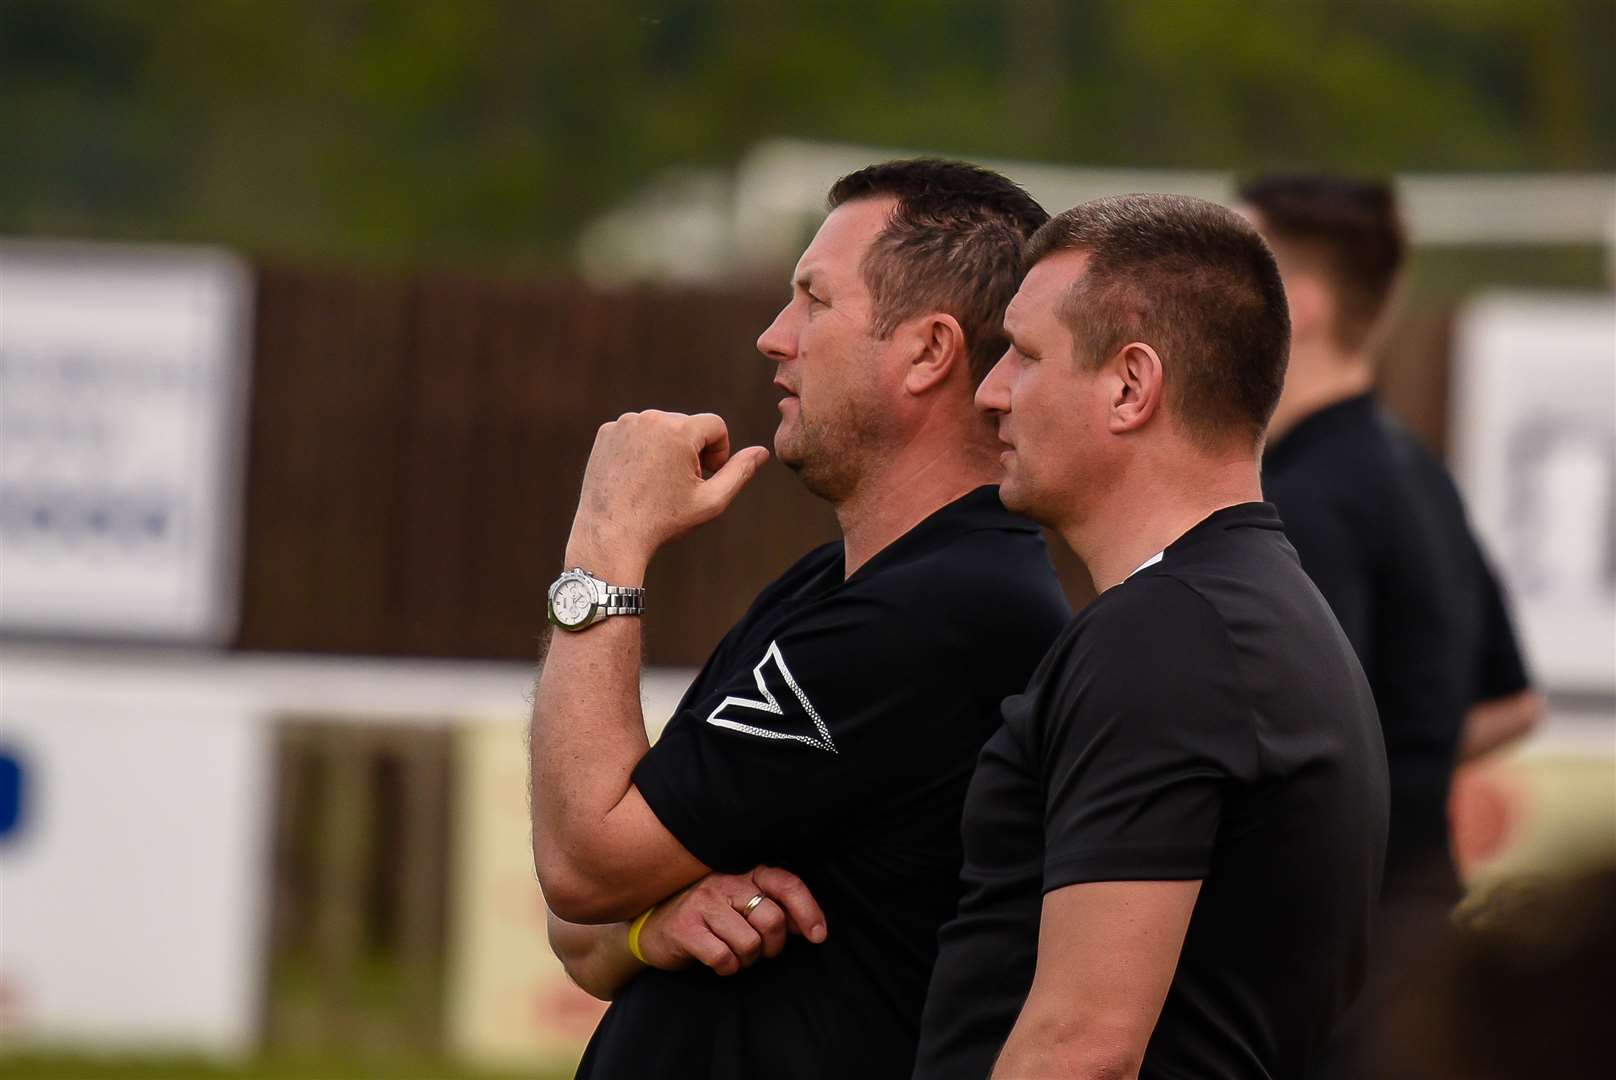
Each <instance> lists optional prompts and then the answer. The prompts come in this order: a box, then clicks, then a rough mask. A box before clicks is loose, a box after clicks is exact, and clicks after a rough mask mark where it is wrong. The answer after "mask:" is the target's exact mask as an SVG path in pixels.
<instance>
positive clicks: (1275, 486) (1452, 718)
mask: <svg viewBox="0 0 1616 1080" xmlns="http://www.w3.org/2000/svg"><path fill="white" fill-rule="evenodd" d="M1263 490H1264V494H1265V496H1266V497H1267V498H1268V499H1269V500H1270V501H1271V502H1272V503H1273V504H1274V505H1275V506H1276V507H1277V508H1278V510H1279V514H1280V517H1281V518H1282V519H1283V520H1284V522H1285V532H1286V535H1288V536H1289V537H1290V539H1291V543H1293V544H1294V545H1295V546H1296V550H1297V553H1298V554H1299V555H1300V556H1301V559H1302V566H1303V568H1304V569H1306V570H1307V572H1308V574H1309V576H1311V577H1312V578H1313V580H1314V582H1315V583H1316V584H1317V585H1318V587H1319V591H1320V592H1322V593H1323V594H1324V598H1325V599H1326V600H1328V601H1329V602H1330V606H1331V607H1332V608H1333V609H1334V611H1335V614H1336V618H1338V619H1340V620H1341V627H1342V629H1344V630H1345V631H1346V632H1347V637H1348V638H1349V639H1350V640H1351V641H1352V645H1353V648H1354V649H1355V650H1356V651H1357V653H1358V658H1359V660H1360V661H1362V663H1363V667H1364V673H1365V674H1366V675H1368V677H1369V685H1370V687H1371V688H1372V689H1373V690H1374V692H1375V703H1376V705H1377V706H1378V708H1379V710H1380V721H1381V725H1382V729H1383V731H1384V734H1385V740H1386V756H1387V759H1388V761H1389V764H1390V768H1391V785H1392V818H1391V835H1390V846H1389V848H1388V851H1387V887H1388V889H1389V890H1391V891H1392V892H1397V891H1399V890H1403V889H1408V888H1415V889H1419V890H1430V889H1435V890H1438V891H1442V892H1445V893H1449V894H1453V895H1456V894H1457V891H1458V877H1457V874H1456V873H1455V871H1454V869H1453V866H1452V862H1451V859H1450V858H1449V855H1448V818H1447V803H1448V789H1449V785H1450V783H1451V780H1452V775H1453V767H1454V760H1455V757H1456V753H1457V749H1458V743H1459V737H1460V735H1461V734H1462V732H1463V728H1464V717H1465V713H1466V711H1467V710H1468V708H1469V707H1470V705H1471V704H1473V703H1474V702H1476V701H1481V700H1486V699H1488V698H1493V697H1501V696H1504V695H1506V694H1511V693H1515V692H1517V691H1519V690H1523V689H1525V688H1526V686H1527V677H1526V670H1525V666H1524V664H1523V663H1522V661H1521V652H1520V648H1519V646H1518V645H1517V644H1516V640H1515V633H1514V629H1513V627H1512V626H1511V625H1510V620H1509V615H1508V613H1507V611H1506V609H1505V606H1504V600H1503V597H1502V595H1501V592H1500V590H1499V587H1498V583H1497V580H1496V578H1495V577H1494V576H1493V572H1492V570H1491V568H1490V567H1489V566H1488V565H1487V562H1486V560H1485V559H1484V558H1483V556H1482V553H1481V549H1480V547H1479V546H1478V545H1477V543H1476V539H1475V537H1474V535H1473V534H1472V533H1471V531H1470V527H1469V524H1468V523H1467V521H1466V519H1465V512H1464V505H1463V503H1462V502H1461V501H1460V498H1459V493H1458V491H1457V489H1456V488H1455V487H1454V484H1453V480H1452V479H1451V478H1450V477H1449V475H1448V473H1447V470H1446V469H1444V468H1443V467H1442V464H1441V463H1440V462H1438V461H1437V460H1436V459H1435V458H1434V457H1432V455H1431V454H1429V453H1428V452H1426V450H1425V449H1424V447H1422V446H1421V445H1420V444H1419V443H1418V441H1417V440H1415V439H1414V437H1413V436H1412V435H1410V434H1409V433H1408V432H1407V431H1406V430H1405V429H1404V428H1403V427H1401V426H1400V425H1399V424H1397V423H1396V422H1395V421H1394V420H1392V419H1391V418H1390V417H1389V416H1387V415H1386V414H1385V412H1384V411H1382V410H1381V409H1380V408H1379V407H1378V406H1377V405H1376V404H1375V402H1374V399H1373V398H1372V397H1370V396H1369V395H1363V396H1361V397H1355V398H1350V399H1348V400H1346V401H1343V402H1340V403H1338V404H1335V405H1332V406H1329V407H1328V408H1324V409H1321V410H1319V411H1318V412H1316V413H1313V414H1312V415H1311V416H1309V417H1307V418H1306V419H1305V420H1303V421H1302V422H1301V423H1299V424H1298V425H1296V427H1295V428H1293V429H1292V430H1291V431H1290V432H1288V433H1287V434H1286V435H1285V436H1284V437H1283V438H1282V439H1280V440H1279V441H1277V442H1276V443H1275V444H1274V445H1273V446H1271V447H1270V448H1269V450H1268V453H1267V454H1266V456H1265V457H1264V460H1263Z"/></svg>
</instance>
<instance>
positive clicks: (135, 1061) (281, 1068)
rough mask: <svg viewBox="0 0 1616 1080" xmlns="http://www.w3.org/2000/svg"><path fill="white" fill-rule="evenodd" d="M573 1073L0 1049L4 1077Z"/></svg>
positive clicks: (507, 1077)
mask: <svg viewBox="0 0 1616 1080" xmlns="http://www.w3.org/2000/svg"><path fill="white" fill-rule="evenodd" d="M571 1075H572V1069H571V1068H570V1067H564V1068H560V1069H549V1070H542V1071H541V1070H534V1071H522V1072H506V1071H489V1070H485V1069H474V1068H470V1067H468V1066H465V1065H460V1064H454V1063H449V1062H433V1061H407V1062H406V1061H388V1062H382V1063H378V1062H359V1061H352V1060H344V1059H341V1058H323V1057H309V1058H303V1057H286V1058H263V1059H261V1060H257V1061H252V1062H247V1063H243V1064H233V1065H226V1064H220V1063H217V1062H213V1061H209V1060H207V1059H202V1058H194V1057H162V1056H153V1057H97V1056H92V1055H87V1054H74V1053H57V1052H32V1051H30V1052H4V1053H0V1080H564V1078H566V1077H570V1076H571Z"/></svg>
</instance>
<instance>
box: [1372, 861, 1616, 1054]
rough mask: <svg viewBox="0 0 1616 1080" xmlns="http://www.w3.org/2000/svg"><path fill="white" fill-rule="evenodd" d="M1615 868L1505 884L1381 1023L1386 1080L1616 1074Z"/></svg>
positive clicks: (1468, 913)
mask: <svg viewBox="0 0 1616 1080" xmlns="http://www.w3.org/2000/svg"><path fill="white" fill-rule="evenodd" d="M1613 971H1616V866H1612V865H1608V864H1607V865H1595V866H1588V867H1584V868H1581V869H1577V870H1573V871H1570V872H1557V873H1555V874H1552V875H1547V876H1544V877H1536V878H1526V879H1523V880H1519V881H1515V882H1511V883H1508V884H1501V885H1498V886H1495V887H1494V888H1493V890H1492V891H1491V892H1490V893H1489V894H1488V895H1487V896H1486V897H1485V898H1484V899H1483V900H1482V902H1481V903H1480V904H1479V905H1477V906H1476V907H1475V908H1473V909H1471V908H1470V905H1468V904H1467V905H1466V910H1465V911H1464V912H1463V913H1462V915H1461V917H1460V919H1459V925H1458V926H1457V927H1456V928H1455V929H1454V931H1453V933H1452V934H1451V935H1448V936H1446V937H1444V939H1443V940H1442V942H1441V944H1440V945H1439V946H1438V947H1437V948H1435V949H1433V950H1432V952H1431V955H1430V959H1429V961H1428V962H1427V963H1424V964H1422V965H1421V966H1420V968H1419V969H1418V970H1417V971H1414V972H1411V973H1410V977H1409V979H1408V980H1407V982H1406V983H1405V984H1404V985H1403V986H1401V987H1400V988H1399V989H1398V991H1397V995H1396V998H1395V999H1394V1000H1393V1001H1392V1002H1391V1003H1390V1004H1389V1006H1388V1008H1387V1009H1386V1010H1385V1011H1384V1013H1383V1015H1382V1016H1381V1018H1380V1023H1379V1024H1378V1025H1377V1030H1376V1032H1375V1041H1376V1043H1377V1044H1378V1045H1379V1047H1380V1051H1379V1053H1378V1055H1377V1062H1376V1071H1375V1072H1374V1073H1364V1074H1363V1075H1365V1076H1374V1077H1377V1078H1380V1080H1539V1078H1542V1077H1554V1080H1596V1078H1602V1077H1607V1076H1609V1075H1610V1073H1611V1068H1612V1065H1613V1064H1616V1024H1612V1023H1611V1017H1612V1016H1616V980H1612V978H1611V973H1612V972H1613Z"/></svg>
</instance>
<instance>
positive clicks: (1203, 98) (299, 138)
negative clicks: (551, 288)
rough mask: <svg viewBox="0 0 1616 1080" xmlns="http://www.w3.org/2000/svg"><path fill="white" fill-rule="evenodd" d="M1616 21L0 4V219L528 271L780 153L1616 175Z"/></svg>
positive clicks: (1202, 1) (1568, 5)
mask: <svg viewBox="0 0 1616 1080" xmlns="http://www.w3.org/2000/svg"><path fill="white" fill-rule="evenodd" d="M1613 44H1616V5H1613V4H1611V3H1610V2H1609V0H1404V2H1402V3H1400V4H1384V3H1354V2H1350V0H1291V2H1282V0H1131V2H1109V0H1108V2H1094V3H1084V4H1067V3H1062V2H1060V0H976V2H968V0H885V2H882V3H875V4H871V3H867V2H859V3H855V2H849V0H831V2H825V3H818V4H794V5H776V4H770V3H765V2H762V0H661V2H657V3H648V2H632V0H595V2H592V3H588V4H585V3H581V2H575V0H538V2H534V0H522V2H517V0H466V2H457V3H438V2H432V0H370V2H359V0H323V2H315V0H229V2H226V0H216V2H206V0H196V2H189V0H150V2H146V3H138V4H137V3H118V2H113V0H0V229H4V230H6V231H10V232H22V233H48V234H65V235H75V236H94V237H138V238H148V239H201V240H210V241H221V242H226V243H230V244H234V245H237V246H240V247H243V248H245V249H246V250H249V251H252V252H255V253H259V254H268V255H275V256H284V257H293V258H299V259H332V260H341V261H348V262H353V261H358V262H364V263H370V264H377V265H419V264H439V265H442V264H449V265H476V266H479V267H484V268H505V269H510V270H524V269H533V268H538V267H546V266H554V265H556V264H558V263H560V262H562V261H564V260H565V258H566V256H567V253H568V247H567V244H568V241H569V240H570V238H571V237H572V236H573V235H574V233H575V230H576V228H577V226H578V225H579V224H580V222H581V221H583V220H585V219H587V217H588V216H589V215H591V214H593V213H595V212H598V211H599V210H601V209H603V208H605V207H606V206H609V205H610V204H611V203H612V202H613V201H615V200H617V199H619V198H621V197H622V196H623V195H624V194H625V193H626V192H628V191H630V190H632V189H633V188H634V187H636V186H637V185H638V184H640V183H641V182H643V181H644V180H645V179H646V178H647V177H648V176H650V175H651V174H653V173H654V172H656V171H657V170H659V169H661V168H663V167H667V166H670V165H676V164H697V165H723V164H727V163H731V162H733V161H734V160H735V159H736V158H737V157H738V156H739V154H740V153H741V152H742V151H743V150H744V149H745V148H746V147H747V146H749V145H751V144H752V143H754V142H756V141H757V140H759V139H761V138H765V137H768V136H774V135H793V136H801V137H806V138H820V139H834V140H838V141H851V142H865V143H870V144H873V145H880V146H891V147H903V148H914V149H917V150H934V151H940V152H947V153H953V154H961V155H981V156H994V157H1012V158H1025V159H1032V160H1044V161H1057V162H1071V163H1085V164H1099V165H1107V164H1113V165H1140V166H1180V167H1203V168H1235V169H1248V168H1255V167H1260V166H1270V165H1280V164H1285V165H1310V166H1320V167H1335V168H1345V169H1355V170H1360V171H1367V170H1392V169H1398V170H1468V169H1489V170H1525V169H1531V170H1584V169H1610V168H1612V167H1616V85H1613V84H1616V75H1613V74H1612V72H1613V70H1616V69H1613V67H1612V65H1610V64H1608V63H1607V62H1606V60H1607V58H1608V53H1609V50H1610V48H1611V46H1612V45H1613Z"/></svg>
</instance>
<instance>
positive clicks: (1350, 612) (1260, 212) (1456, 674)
mask: <svg viewBox="0 0 1616 1080" xmlns="http://www.w3.org/2000/svg"><path fill="white" fill-rule="evenodd" d="M1240 201H1241V203H1242V206H1243V210H1244V212H1245V213H1246V214H1247V216H1248V217H1250V218H1251V219H1252V220H1253V221H1254V222H1255V223H1256V225H1257V227H1258V228H1259V229H1260V230H1261V231H1262V232H1263V235H1264V236H1265V237H1266V238H1267V240H1268V242H1269V244H1270V245H1271V246H1272V248H1273V250H1274V253H1275V256H1276V257H1277V259H1278V261H1279V267H1280V272H1281V274H1282V275H1283V277H1284V281H1285V291H1286V294H1287V297H1288V299H1289V302H1290V310H1291V360H1290V369H1289V371H1288V373H1287V375H1286V379H1285V390H1284V393H1283V394H1282V395H1281V396H1280V400H1279V405H1278V407H1277V408H1276V409H1275V410H1274V419H1273V421H1272V423H1271V424H1270V425H1269V431H1268V448H1267V451H1266V453H1265V454H1264V457H1263V491H1264V493H1265V495H1266V496H1267V498H1268V499H1269V501H1271V502H1272V503H1273V504H1274V505H1275V506H1276V507H1277V508H1278V509H1279V514H1280V517H1281V519H1283V521H1284V522H1285V532H1286V534H1287V535H1288V536H1289V537H1290V538H1291V542H1292V543H1293V544H1294V545H1295V546H1296V550H1297V552H1298V553H1299V554H1300V555H1301V558H1302V566H1303V567H1304V568H1305V569H1306V570H1307V572H1308V574H1309V575H1310V576H1311V577H1312V578H1313V580H1314V582H1315V583H1316V584H1317V585H1318V587H1319V590H1320V591H1321V592H1322V593H1323V594H1324V596H1325V598H1326V599H1327V600H1329V602H1330V606H1331V607H1332V608H1333V609H1334V611H1335V614H1336V618H1338V619H1339V620H1340V621H1341V626H1342V628H1343V629H1344V630H1346V632H1347V636H1348V637H1349V638H1350V639H1351V640H1352V644H1353V648H1354V649H1355V650H1356V652H1357V654H1358V658H1359V660H1360V661H1361V662H1362V664H1363V667H1364V672H1365V673H1366V674H1367V675H1368V678H1369V684H1370V686H1371V687H1372V688H1373V689H1374V692H1375V704H1376V706H1377V708H1378V709H1379V712H1380V721H1381V726H1382V730H1383V734H1384V737H1385V741H1386V754H1387V759H1388V764H1389V768H1390V774H1391V829H1390V836H1389V841H1388V846H1387V865H1386V886H1385V897H1384V902H1385V906H1384V910H1383V912H1382V916H1381V920H1380V924H1379V926H1378V928H1377V942H1378V944H1377V947H1376V957H1377V960H1376V962H1375V963H1374V964H1373V965H1372V967H1371V977H1370V981H1369V984H1368V986H1367V989H1366V992H1365V995H1364V999H1363V1002H1362V1003H1361V1004H1360V1006H1359V1007H1358V1009H1356V1010H1355V1013H1354V1015H1353V1016H1352V1017H1351V1018H1350V1019H1349V1021H1348V1025H1347V1027H1346V1029H1344V1032H1343V1037H1342V1041H1341V1043H1340V1045H1339V1046H1338V1047H1337V1048H1336V1050H1335V1051H1334V1052H1333V1053H1334V1054H1335V1055H1339V1056H1340V1061H1339V1062H1338V1064H1337V1065H1336V1066H1335V1067H1336V1068H1338V1069H1339V1070H1340V1072H1339V1073H1338V1075H1343V1076H1349V1075H1358V1074H1359V1073H1361V1072H1364V1070H1366V1069H1371V1066H1370V1064H1369V1063H1368V1062H1365V1061H1361V1060H1357V1059H1356V1058H1354V1057H1353V1055H1354V1054H1355V1053H1358V1052H1360V1051H1361V1052H1368V1046H1369V1044H1368V1042H1367V1041H1366V1039H1365V1038H1364V1036H1365V1035H1366V1034H1367V1033H1368V1032H1369V1030H1370V1029H1371V1028H1372V1026H1373V1024H1372V1022H1371V1021H1370V1020H1369V1019H1368V1018H1367V1015H1366V1014H1367V1013H1368V1012H1370V1011H1372V1010H1373V1009H1374V1008H1375V1007H1376V1002H1377V1001H1379V1000H1381V999H1382V998H1384V997H1385V996H1386V994H1387V992H1388V988H1389V986H1390V985H1391V984H1394V983H1395V982H1396V981H1397V980H1398V979H1401V978H1406V977H1407V976H1408V974H1409V972H1410V971H1411V970H1412V968H1413V967H1415V966H1417V965H1418V964H1419V962H1420V959H1419V956H1420V950H1422V949H1424V948H1426V947H1428V946H1429V944H1430V942H1431V941H1432V939H1433V938H1434V937H1435V936H1437V935H1439V934H1440V933H1441V931H1442V929H1443V927H1444V925H1445V920H1446V915H1447V912H1448V910H1449V909H1450V908H1451V907H1452V905H1453V904H1454V903H1455V902H1457V900H1458V899H1459V896H1460V883H1459V877H1458V872H1457V870H1456V869H1455V866H1454V861H1453V858H1452V856H1451V854H1450V851H1449V847H1450V839H1449V836H1450V834H1449V827H1448V812H1447V811H1448V801H1449V790H1450V787H1451V784H1452V779H1453V771H1454V767H1455V763H1456V762H1457V761H1460V760H1464V759H1468V758H1473V757H1476V756H1478V755H1481V754H1485V753H1487V752H1488V751H1491V750H1494V749H1496V748H1498V747H1500V746H1502V745H1505V744H1507V743H1509V742H1511V741H1513V740H1515V739H1518V738H1520V737H1521V736H1522V735H1524V734H1526V733H1527V732H1528V731H1530V730H1531V729H1532V727H1533V726H1534V725H1535V724H1536V723H1537V722H1538V719H1539V717H1540V716H1541V715H1542V704H1541V701H1540V699H1539V697H1538V695H1537V694H1536V693H1535V692H1534V691H1533V690H1532V689H1531V685H1530V682H1529V680H1528V678H1527V674H1526V670H1525V666H1524V664H1523V662H1522V659H1521V651H1520V647H1519V645H1518V644H1517V643H1516V638H1515V632H1514V629H1513V627H1512V626H1511V624H1510V619H1509V616H1508V614H1507V611H1506V608H1505V604H1504V600H1503V597H1502V595H1501V590H1500V588H1499V585H1498V581H1497V579H1496V577H1495V576H1494V574H1493V572H1492V569H1491V568H1490V567H1489V566H1488V564H1487V561H1486V559H1485V558H1484V557H1483V555H1482V552H1481V549H1480V547H1479V545H1478V544H1477V542H1476V539H1475V536H1474V535H1473V534H1472V533H1471V530H1470V527H1469V525H1468V522H1467V520H1466V517H1465V511H1464V506H1463V504H1462V503H1461V501H1460V498H1459V493H1458V490H1457V489H1456V487H1455V486H1454V483H1453V480H1452V478H1451V477H1450V476H1449V475H1448V473H1447V470H1446V469H1444V468H1443V466H1442V464H1441V463H1440V462H1439V461H1438V460H1437V459H1436V458H1435V457H1433V456H1432V455H1431V454H1430V453H1428V452H1427V451H1426V450H1425V448H1424V447H1422V446H1421V445H1420V444H1419V442H1418V441H1417V440H1416V439H1415V438H1414V437H1413V435H1411V434H1410V433H1409V432H1408V431H1407V430H1406V429H1404V428H1403V427H1402V426H1401V425H1400V424H1398V423H1397V421H1395V420H1394V419H1392V417H1391V416H1389V415H1388V414H1387V413H1386V411H1385V410H1383V409H1382V408H1380V406H1379V405H1377V404H1376V402H1375V398H1374V394H1373V389H1372V388H1373V384H1374V378H1375V363H1374V350H1375V347H1376V344H1377V342H1378V340H1379V335H1380V334H1382V333H1383V332H1384V325H1385V322H1386V312H1387V308H1388V306H1389V302H1390V300H1391V297H1392V295H1393V292H1394V289H1395V287H1396V285H1397V281H1398V275H1399V272H1400V270H1401V267H1402V263H1403V258H1404V248H1405V243H1404V237H1403V229H1402V225H1401V222H1400V220H1399V215H1398V209H1397V205H1396V199H1395V196H1394V194H1393V192H1392V190H1391V188H1390V186H1389V185H1387V184H1384V183H1380V182H1374V181H1358V180H1352V179H1346V178H1341V177H1334V176H1322V175H1271V176H1265V177H1259V178H1257V179H1254V180H1252V181H1250V182H1249V183H1247V184H1245V185H1244V186H1243V187H1242V188H1241V191H1240ZM1371 1071H1372V1069H1371Z"/></svg>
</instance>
